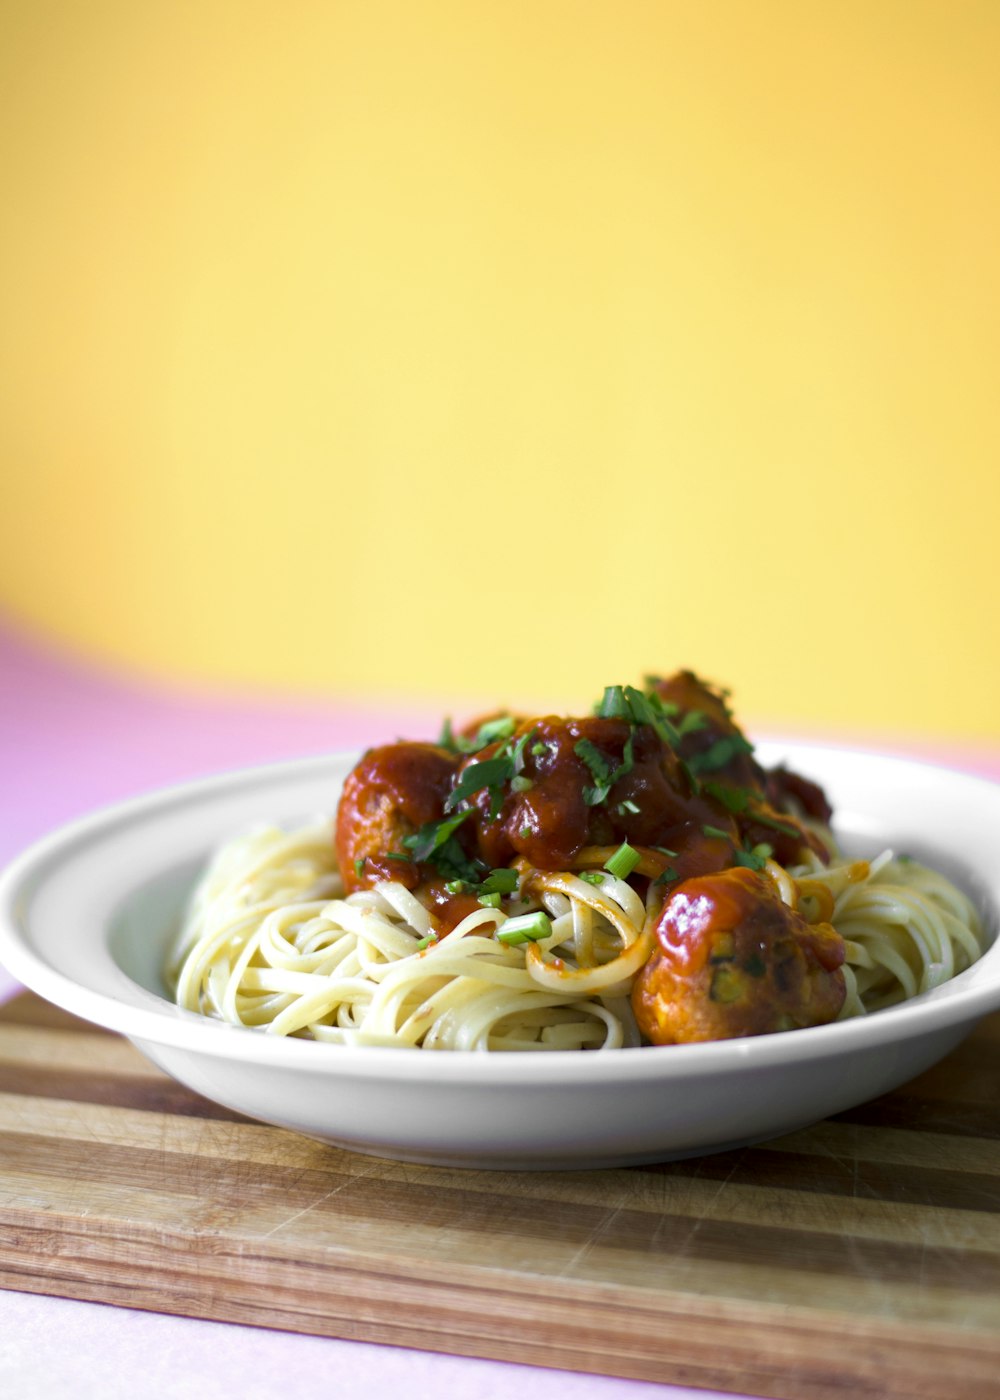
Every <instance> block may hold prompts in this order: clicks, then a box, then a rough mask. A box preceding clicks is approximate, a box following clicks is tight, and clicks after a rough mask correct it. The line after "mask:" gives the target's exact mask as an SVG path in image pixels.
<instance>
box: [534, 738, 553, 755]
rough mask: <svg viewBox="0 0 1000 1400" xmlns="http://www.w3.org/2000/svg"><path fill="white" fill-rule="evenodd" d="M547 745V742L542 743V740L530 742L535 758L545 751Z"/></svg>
mask: <svg viewBox="0 0 1000 1400" xmlns="http://www.w3.org/2000/svg"><path fill="white" fill-rule="evenodd" d="M548 747H549V746H548V744H543V743H542V741H541V740H539V741H538V743H537V744H532V746H531V752H532V754H533V756H534V757H535V758H541V756H542V754H543V753H545V752H546V750H547V749H548Z"/></svg>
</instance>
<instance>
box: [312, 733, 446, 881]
mask: <svg viewBox="0 0 1000 1400" xmlns="http://www.w3.org/2000/svg"><path fill="white" fill-rule="evenodd" d="M458 762H459V760H458V758H457V757H456V756H455V755H454V754H451V753H449V752H448V750H447V749H442V748H439V747H438V746H437V745H436V744H423V743H398V744H385V745H383V746H382V747H381V748H377V749H369V750H368V752H367V753H366V754H365V755H364V757H363V758H362V759H361V760H360V762H359V763H357V764H356V765H355V767H354V768H353V769H352V770H351V772H350V773H349V774H348V776H347V781H346V782H345V783H344V790H343V793H342V794H341V798H340V805H339V806H338V808H337V823H336V831H335V836H334V844H335V848H336V852H337V861H338V863H339V865H340V873H341V875H342V876H343V879H344V886H345V888H346V890H347V892H348V894H350V893H351V892H352V891H354V890H359V889H366V888H367V887H368V886H370V885H374V884H377V883H378V882H379V881H380V880H399V881H402V883H403V884H406V885H408V886H409V887H410V888H411V889H412V888H414V887H415V886H416V885H417V884H418V882H419V879H420V872H419V870H418V868H417V866H416V865H415V864H414V863H412V862H407V861H405V860H399V859H394V858H393V856H392V853H397V854H402V853H405V850H406V848H405V846H404V845H403V841H404V839H405V838H406V837H407V836H411V835H413V833H414V832H415V831H418V830H419V829H420V827H422V826H425V825H426V824H427V823H428V822H434V821H440V820H441V818H442V817H443V816H444V804H445V800H446V798H447V796H448V793H449V791H450V790H451V784H452V779H453V778H454V776H455V773H456V771H457V769H458Z"/></svg>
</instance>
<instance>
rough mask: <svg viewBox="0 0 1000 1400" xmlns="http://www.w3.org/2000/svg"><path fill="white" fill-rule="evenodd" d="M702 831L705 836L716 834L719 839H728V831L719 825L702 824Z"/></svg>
mask: <svg viewBox="0 0 1000 1400" xmlns="http://www.w3.org/2000/svg"><path fill="white" fill-rule="evenodd" d="M702 831H703V832H704V833H705V835H706V836H717V837H718V838H719V839H720V840H721V841H728V840H729V837H730V833H729V832H728V831H723V830H722V827H721V826H703V827H702Z"/></svg>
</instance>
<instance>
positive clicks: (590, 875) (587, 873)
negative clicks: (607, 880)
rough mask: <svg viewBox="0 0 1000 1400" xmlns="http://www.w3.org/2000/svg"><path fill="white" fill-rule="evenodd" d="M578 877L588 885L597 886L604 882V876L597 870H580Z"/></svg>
mask: <svg viewBox="0 0 1000 1400" xmlns="http://www.w3.org/2000/svg"><path fill="white" fill-rule="evenodd" d="M580 879H581V880H585V881H586V882H587V884H588V885H597V886H598V888H600V886H601V885H603V884H604V876H603V875H602V874H601V872H600V871H599V870H581V871H580Z"/></svg>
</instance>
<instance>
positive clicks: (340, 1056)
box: [0, 737, 1000, 1088]
mask: <svg viewBox="0 0 1000 1400" xmlns="http://www.w3.org/2000/svg"><path fill="white" fill-rule="evenodd" d="M758 748H759V750H761V751H763V752H765V753H770V752H772V751H773V753H775V754H778V753H780V754H781V755H782V756H785V757H787V758H788V759H789V760H791V761H793V762H796V763H798V762H799V761H800V760H801V758H802V757H803V756H805V762H806V770H805V771H807V772H808V754H809V753H822V754H823V755H825V756H826V757H827V758H828V759H829V760H830V761H836V760H837V759H838V758H844V757H849V758H850V759H851V761H854V760H857V759H863V760H864V761H866V762H870V763H871V764H872V766H873V770H874V769H875V768H879V769H881V770H882V776H883V778H884V779H888V778H890V777H892V776H893V775H895V776H897V777H899V776H901V775H902V774H903V773H906V774H908V775H911V776H912V775H913V774H914V773H915V772H916V773H921V774H925V775H927V777H928V778H929V779H930V778H933V779H936V781H937V782H939V783H940V782H945V783H946V784H947V785H948V786H949V787H950V788H953V789H964V790H965V793H966V795H967V796H968V797H969V798H970V799H973V801H974V802H975V801H978V803H979V804H981V805H982V806H983V807H985V808H990V807H992V808H993V809H995V811H994V815H995V819H996V830H997V831H998V832H1000V784H997V783H994V782H991V781H990V780H989V779H985V778H981V777H978V776H976V775H974V774H970V773H963V772H960V771H957V770H955V769H952V768H949V767H947V766H945V765H942V764H936V763H928V762H925V761H923V760H920V759H913V758H907V757H904V756H901V755H898V754H884V753H879V752H878V751H877V750H867V749H863V748H857V747H853V746H852V747H847V746H842V745H837V744H831V743H816V742H812V741H803V740H800V739H789V740H783V739H781V738H780V737H779V738H770V737H769V738H767V739H766V740H761V742H760V744H759V745H758ZM357 757H358V752H357V751H336V752H331V753H326V754H321V755H313V756H308V757H305V758H296V759H290V760H284V761H280V762H277V763H267V764H260V765H252V766H250V767H244V768H239V769H234V770H227V771H225V772H222V773H218V774H213V775H209V776H205V777H200V778H196V779H194V780H191V781H187V782H181V783H175V784H171V785H169V786H167V787H160V788H156V789H154V790H152V791H150V792H147V793H143V794H140V795H138V796H135V797H131V798H128V799H126V800H125V801H123V802H119V803H115V804H113V805H111V806H106V807H103V808H100V809H98V810H97V811H94V812H91V813H88V814H87V815H85V816H82V817H79V818H77V819H75V820H74V821H72V822H69V823H67V824H66V825H63V826H61V827H59V828H58V829H57V830H55V831H53V832H51V833H49V834H48V835H47V836H44V837H42V838H41V839H40V840H38V841H36V842H35V843H33V844H32V845H31V846H29V847H28V848H27V849H26V850H24V851H23V852H22V853H21V854H20V855H18V856H17V857H15V859H14V860H13V861H12V862H11V863H10V864H9V865H8V867H7V868H6V870H5V871H4V872H3V873H2V874H0V962H2V963H4V965H5V966H6V967H7V968H8V969H9V971H10V972H11V973H12V974H13V975H14V976H15V977H16V978H17V979H18V980H19V981H20V982H22V983H23V984H24V986H26V987H28V988H29V989H31V990H32V991H35V992H36V993H38V994H39V995H40V996H42V997H44V998H45V999H46V1000H48V1001H51V1002H53V1003H55V1004H56V1005H57V1006H60V1007H62V1008H63V1009H64V1010H67V1011H69V1012H71V1013H73V1014H75V1015H78V1016H80V1017H81V1018H83V1019H84V1020H88V1021H91V1022H93V1023H95V1024H96V1025H98V1026H102V1027H104V1028H105V1029H107V1030H111V1031H116V1032H118V1033H120V1034H123V1035H125V1036H128V1037H129V1038H130V1039H132V1040H136V1041H139V1042H142V1043H144V1044H146V1045H149V1046H156V1045H163V1046H169V1047H171V1048H173V1049H175V1050H185V1051H188V1052H191V1053H192V1054H197V1055H205V1056H209V1057H214V1058H218V1059H224V1060H231V1059H234V1058H235V1059H238V1060H240V1061H242V1062H244V1063H245V1064H247V1065H257V1066H261V1067H263V1066H270V1067H274V1068H285V1069H294V1070H296V1071H297V1072H299V1073H302V1074H309V1075H315V1074H322V1075H329V1074H334V1073H341V1074H344V1075H347V1074H349V1075H350V1076H352V1077H354V1078H357V1077H360V1078H364V1079H371V1080H385V1079H391V1080H397V1081H400V1082H414V1081H416V1082H435V1083H443V1084H444V1083H456V1082H459V1083H464V1084H467V1085H469V1086H479V1085H482V1086H486V1085H490V1084H497V1085H499V1084H509V1085H516V1086H521V1087H527V1086H536V1087H539V1088H552V1087H555V1086H559V1085H565V1086H569V1085H573V1084H578V1083H584V1084H586V1083H595V1084H596V1083H607V1082H609V1081H610V1082H614V1081H622V1082H628V1083H635V1082H644V1081H646V1080H648V1079H662V1080H663V1081H664V1082H666V1083H669V1082H670V1081H672V1080H674V1079H684V1080H687V1079H690V1078H700V1077H703V1076H712V1075H716V1074H719V1073H726V1072H729V1071H732V1070H735V1069H737V1068H739V1067H742V1066H752V1067H755V1068H758V1069H768V1068H771V1067H773V1066H776V1065H782V1064H785V1063H787V1062H788V1061H789V1060H790V1059H794V1060H797V1061H805V1060H813V1061H815V1060H820V1059H826V1058H828V1057H831V1056H836V1055H840V1054H851V1053H863V1052H865V1051H872V1052H874V1051H878V1050H880V1049H884V1048H886V1047H888V1046H890V1045H893V1044H896V1043H899V1042H903V1041H907V1040H910V1039H913V1038H915V1037H919V1036H923V1035H927V1034H931V1033H933V1032H936V1031H946V1030H947V1029H949V1028H951V1027H954V1026H956V1025H958V1024H961V1023H965V1022H967V1023H968V1025H969V1028H970V1029H971V1027H972V1025H973V1023H974V1022H975V1021H976V1020H978V1019H979V1018H981V1017H982V1016H984V1015H986V1014H987V1013H989V1012H990V1011H993V1010H995V1009H997V1008H998V1007H1000V940H997V939H994V941H993V943H992V946H989V947H987V949H986V952H985V953H984V955H983V958H982V959H981V960H980V961H979V962H977V963H976V964H975V965H974V968H972V969H968V970H967V971H966V972H964V973H960V974H959V975H958V976H957V977H956V978H954V979H952V980H950V981H949V982H946V983H944V984H942V986H940V987H939V988H936V989H935V990H934V992H931V993H927V994H924V995H921V996H917V997H914V998H912V999H910V1000H909V1001H905V1002H902V1003H899V1004H898V1005H896V1006H893V1007H890V1008H887V1009H885V1010H883V1011H879V1012H877V1013H874V1014H873V1015H870V1016H863V1017H857V1018H853V1019H851V1020H847V1021H840V1022H835V1023H833V1024H830V1025H825V1026H814V1027H809V1028H806V1029H802V1030H797V1031H794V1032H784V1033H781V1034H774V1035H764V1036H748V1037H742V1038H739V1039H733V1040H721V1041H711V1042H705V1043H700V1044H692V1045H673V1046H643V1047H639V1048H635V1049H629V1050H625V1051H622V1052H614V1053H602V1052H595V1053H588V1054H584V1055H581V1054H580V1052H578V1051H547V1052H545V1053H542V1054H535V1055H531V1054H524V1055H515V1054H506V1055H504V1054H497V1055H488V1054H484V1053H482V1052H476V1051H465V1052H462V1051H458V1052H451V1053H449V1054H440V1055H428V1054H426V1053H424V1052H422V1051H418V1050H414V1049H411V1048H407V1047H392V1046H332V1045H327V1044H323V1043H320V1042H316V1041H309V1040H302V1039H291V1038H287V1037H281V1036H270V1035H267V1034H264V1033H261V1032H259V1031H257V1032H254V1031H249V1030H248V1028H245V1027H239V1026H230V1025H227V1024H224V1023H222V1022H219V1021H214V1020H211V1019H209V1018H207V1017H203V1016H200V1015H198V1014H197V1013H196V1012H191V1011H186V1010H183V1009H182V1008H180V1007H177V1006H175V1005H174V1004H173V1003H171V1002H169V1001H167V1000H166V999H165V998H163V997H159V996H156V995H155V994H154V993H152V992H150V991H148V990H147V989H146V988H144V987H142V986H140V985H139V983H137V982H133V981H132V980H131V979H129V978H127V977H126V976H125V974H124V973H123V974H122V979H120V982H119V983H116V989H117V990H118V992H119V994H117V995H113V994H110V993H109V992H107V991H96V990H94V989H93V988H90V987H85V986H83V985H81V983H79V982H78V981H76V980H75V979H74V978H72V977H70V976H67V975H66V974H65V973H64V972H62V971H60V970H59V968H58V967H55V966H51V965H50V963H49V962H48V961H47V960H46V959H44V958H43V957H42V956H41V954H40V953H39V952H38V951H37V950H36V949H35V948H34V946H33V944H32V939H31V930H30V916H31V901H32V899H33V897H34V896H35V895H36V894H37V893H38V891H39V889H41V888H43V887H44V883H45V880H46V877H47V876H48V875H50V874H51V873H53V872H54V871H56V870H58V869H59V867H60V864H61V863H63V862H65V861H66V860H67V859H69V858H70V857H71V856H73V857H75V856H76V854H77V853H78V852H79V850H80V849H81V847H85V846H86V845H87V844H88V843H97V847H98V849H100V847H101V845H102V843H103V845H104V846H105V847H107V846H108V845H109V844H110V845H111V847H112V848H113V844H114V839H115V836H116V834H117V833H118V832H120V831H121V830H122V829H127V828H129V827H130V826H131V825H132V824H134V823H135V822H137V821H139V820H147V819H149V818H153V819H154V820H155V818H156V817H157V816H162V815H163V814H165V813H167V812H170V811H172V810H175V809H176V808H177V807H178V806H184V805H189V804H191V803H195V804H197V803H199V802H201V801H202V800H204V799H207V798H211V797H215V796H220V795H225V794H229V793H236V792H238V791H239V790H241V789H248V790H249V789H252V788H263V789H266V788H269V787H272V786H278V787H280V786H281V785H283V784H291V783H293V782H295V781H296V780H300V779H307V778H309V777H313V776H315V777H319V776H320V775H321V773H322V771H323V770H324V769H327V768H329V769H332V770H334V771H335V772H336V773H337V774H338V775H339V774H342V773H346V771H347V767H349V766H351V765H353V763H354V762H355V761H356V759H357ZM345 765H346V766H345ZM874 776H875V774H874V772H873V777H874ZM998 844H1000V843H998ZM207 854H208V852H207V850H206V852H205V855H206V856H207ZM174 863H176V862H174ZM169 864H170V863H168V862H165V864H164V870H167V869H168V868H169ZM997 867H998V869H997V871H995V872H993V878H992V882H990V881H989V880H988V881H987V887H988V894H989V896H990V899H991V906H992V907H991V911H990V912H991V913H992V915H993V922H994V925H995V923H996V917H997V909H998V907H1000V850H998V860H997ZM978 873H980V874H983V873H984V872H982V871H979V872H978ZM127 888H128V887H127V883H126V882H125V881H124V880H123V882H122V887H121V891H120V893H121V896H122V897H124V895H125V894H126V893H127ZM994 932H995V929H994ZM986 966H988V968H989V973H990V975H989V976H987V977H986V978H984V977H983V968H984V967H986ZM976 969H978V973H977V979H976V985H973V986H970V985H968V983H967V981H966V979H967V978H969V975H970V973H972V972H974V971H975V970H976ZM126 988H131V989H132V990H131V992H130V995H129V996H128V997H127V998H126V997H125V995H124V990H125V989H126Z"/></svg>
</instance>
